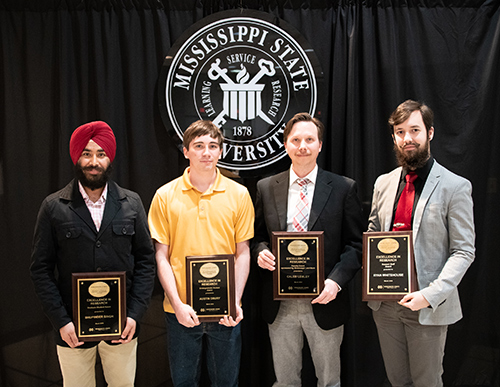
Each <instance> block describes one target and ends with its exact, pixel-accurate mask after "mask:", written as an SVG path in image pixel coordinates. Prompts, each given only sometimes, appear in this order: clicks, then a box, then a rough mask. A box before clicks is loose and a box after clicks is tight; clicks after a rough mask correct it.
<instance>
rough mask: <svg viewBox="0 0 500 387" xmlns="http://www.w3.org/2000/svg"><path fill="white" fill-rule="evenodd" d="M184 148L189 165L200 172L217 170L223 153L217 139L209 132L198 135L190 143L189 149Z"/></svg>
mask: <svg viewBox="0 0 500 387" xmlns="http://www.w3.org/2000/svg"><path fill="white" fill-rule="evenodd" d="M183 150H184V156H185V157H186V158H187V159H188V160H189V166H190V167H191V168H192V169H193V170H194V171H196V172H199V173H203V172H209V171H213V170H215V167H216V165H217V162H218V161H219V159H220V156H221V153H222V149H221V148H220V146H219V143H218V142H217V140H216V139H215V138H212V137H210V136H209V135H208V134H206V135H204V136H199V137H196V138H195V139H194V140H192V141H191V142H190V143H189V149H186V148H184V149H183Z"/></svg>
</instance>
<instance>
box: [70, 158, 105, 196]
mask: <svg viewBox="0 0 500 387" xmlns="http://www.w3.org/2000/svg"><path fill="white" fill-rule="evenodd" d="M90 169H97V170H98V171H100V172H101V174H100V175H98V176H95V177H91V178H90V179H89V178H87V176H86V175H85V173H84V171H85V170H90ZM112 171H113V167H112V166H111V164H109V166H108V168H106V169H104V168H101V167H96V168H94V167H92V168H89V167H85V168H82V167H81V166H80V164H78V163H77V164H76V165H75V176H76V178H77V179H78V180H79V181H80V183H82V185H83V186H84V187H87V188H89V189H90V190H92V191H94V190H96V189H99V188H102V187H104V186H105V185H106V183H107V182H108V180H109V176H110V175H111V172H112Z"/></svg>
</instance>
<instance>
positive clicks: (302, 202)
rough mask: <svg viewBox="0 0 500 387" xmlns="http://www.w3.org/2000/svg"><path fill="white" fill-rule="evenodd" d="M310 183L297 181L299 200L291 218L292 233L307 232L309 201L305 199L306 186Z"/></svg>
mask: <svg viewBox="0 0 500 387" xmlns="http://www.w3.org/2000/svg"><path fill="white" fill-rule="evenodd" d="M309 183H311V180H309V179H307V178H306V179H297V184H298V185H299V187H300V192H299V200H298V202H297V206H296V207H295V208H296V212H295V216H294V217H293V229H294V231H299V232H301V231H307V223H308V222H309V199H308V198H307V185H308V184H309Z"/></svg>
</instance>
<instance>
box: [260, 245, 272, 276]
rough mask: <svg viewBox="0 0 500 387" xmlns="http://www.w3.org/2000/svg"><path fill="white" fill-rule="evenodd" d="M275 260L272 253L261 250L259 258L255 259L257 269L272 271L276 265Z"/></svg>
mask: <svg viewBox="0 0 500 387" xmlns="http://www.w3.org/2000/svg"><path fill="white" fill-rule="evenodd" d="M275 261H276V258H275V257H274V255H273V253H271V252H270V251H269V250H267V249H266V250H262V251H261V252H260V253H259V256H258V257H257V264H258V265H259V267H261V268H263V269H267V270H271V271H273V270H274V269H275V267H274V266H275V265H276V262H275Z"/></svg>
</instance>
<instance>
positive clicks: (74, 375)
mask: <svg viewBox="0 0 500 387" xmlns="http://www.w3.org/2000/svg"><path fill="white" fill-rule="evenodd" d="M97 351H99V356H100V357H101V363H102V369H103V371H104V377H105V379H106V382H107V384H108V386H109V387H133V386H134V380H135V371H136V353H137V338H135V339H134V340H132V341H131V342H130V343H128V344H120V345H109V344H106V343H105V342H104V341H101V342H100V343H99V344H98V345H97V346H95V347H92V348H68V347H61V346H59V345H58V346H57V355H58V357H59V364H60V366H61V372H62V375H63V382H64V387H95V385H96V381H95V362H96V357H97Z"/></svg>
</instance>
